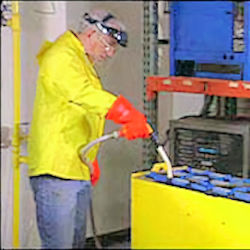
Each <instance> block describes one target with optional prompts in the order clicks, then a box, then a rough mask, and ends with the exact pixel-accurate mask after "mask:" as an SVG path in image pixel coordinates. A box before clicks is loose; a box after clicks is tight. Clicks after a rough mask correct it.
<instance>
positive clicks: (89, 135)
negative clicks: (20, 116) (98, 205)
mask: <svg viewBox="0 0 250 250" xmlns="http://www.w3.org/2000/svg"><path fill="white" fill-rule="evenodd" d="M37 58H38V62H39V66H40V71H39V75H38V81H37V92H36V99H35V103H34V110H33V120H32V123H31V131H30V137H29V143H28V154H29V175H30V176H37V175H42V174H50V175H54V176H57V177H61V178H67V179H74V180H89V179H90V176H89V170H88V168H87V166H86V165H84V164H83V163H82V162H81V160H80V158H79V155H78V152H79V149H80V148H81V147H82V146H84V145H86V144H87V143H89V142H90V141H92V140H94V139H96V138H98V137H100V136H101V135H102V134H103V130H104V122H105V115H106V114H107V112H108V110H109V108H110V107H111V106H112V104H113V103H114V101H115V100H116V98H117V97H116V96H115V95H113V94H111V93H109V92H107V91H105V90H103V89H102V85H101V82H100V79H99V78H98V76H97V74H96V71H95V69H94V67H93V64H92V63H91V62H90V61H89V60H88V58H87V56H86V54H85V51H84V47H83V45H82V43H81V42H80V40H79V39H78V38H77V37H76V36H75V35H74V34H73V33H72V32H71V31H66V32H65V33H64V34H63V35H62V36H60V37H59V38H58V39H57V40H56V41H55V42H54V43H52V42H48V41H47V42H45V44H44V45H43V46H42V48H41V50H40V52H39V54H38V56H37ZM97 151H98V146H95V147H93V149H92V150H91V152H90V153H89V154H88V158H89V159H90V160H91V161H94V159H95V157H96V154H97Z"/></svg>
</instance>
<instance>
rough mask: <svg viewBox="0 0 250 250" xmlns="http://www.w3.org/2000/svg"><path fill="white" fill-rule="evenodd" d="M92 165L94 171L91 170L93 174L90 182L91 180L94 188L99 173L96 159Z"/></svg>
mask: <svg viewBox="0 0 250 250" xmlns="http://www.w3.org/2000/svg"><path fill="white" fill-rule="evenodd" d="M92 165H93V167H94V169H93V173H92V174H91V176H90V180H91V183H92V185H93V186H95V185H96V184H97V182H98V180H99V179H100V175H101V171H100V168H99V164H98V161H97V159H95V160H94V162H93V163H92Z"/></svg>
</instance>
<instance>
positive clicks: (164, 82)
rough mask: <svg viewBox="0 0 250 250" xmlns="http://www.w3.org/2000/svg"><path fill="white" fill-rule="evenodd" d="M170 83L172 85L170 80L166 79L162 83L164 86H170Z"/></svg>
mask: <svg viewBox="0 0 250 250" xmlns="http://www.w3.org/2000/svg"><path fill="white" fill-rule="evenodd" d="M171 83H172V82H171V80H170V79H166V80H164V81H163V84H164V85H170V84H171Z"/></svg>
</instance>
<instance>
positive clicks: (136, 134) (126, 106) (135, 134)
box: [106, 96, 152, 140]
mask: <svg viewBox="0 0 250 250" xmlns="http://www.w3.org/2000/svg"><path fill="white" fill-rule="evenodd" d="M106 119H108V120H112V121H114V122H115V123H118V124H123V127H122V130H121V136H124V137H126V138H127V139H129V140H133V139H136V138H148V137H149V136H150V133H151V132H152V129H151V127H150V125H149V124H148V123H147V118H146V117H145V115H144V114H142V113H141V112H140V111H138V110H137V109H135V108H134V107H133V105H132V104H131V103H130V102H129V101H128V100H127V99H126V98H124V97H123V96H119V97H118V98H117V99H116V101H115V102H114V103H113V105H112V107H111V108H110V110H109V112H108V114H107V116H106Z"/></svg>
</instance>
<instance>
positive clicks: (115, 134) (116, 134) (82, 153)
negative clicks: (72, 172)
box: [80, 131, 120, 249]
mask: <svg viewBox="0 0 250 250" xmlns="http://www.w3.org/2000/svg"><path fill="white" fill-rule="evenodd" d="M119 137H120V133H119V132H118V131H114V132H112V133H110V134H106V135H103V136H101V137H99V138H97V139H96V140H94V141H92V142H90V143H89V144H87V145H86V146H85V147H83V148H82V149H81V150H80V158H81V160H82V162H83V163H84V164H85V165H87V166H88V168H89V172H90V174H92V173H93V171H94V167H93V164H92V162H91V161H90V160H89V159H88V158H87V157H86V155H87V154H88V152H89V151H90V149H91V148H92V147H93V146H95V145H96V144H98V143H102V142H104V141H107V140H109V139H118V138H119ZM89 209H90V221H91V227H92V232H93V237H94V241H95V246H96V248H97V249H102V248H103V247H102V245H101V242H100V240H99V239H98V237H97V233H96V226H95V219H94V210H93V202H92V199H90V207H89Z"/></svg>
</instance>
